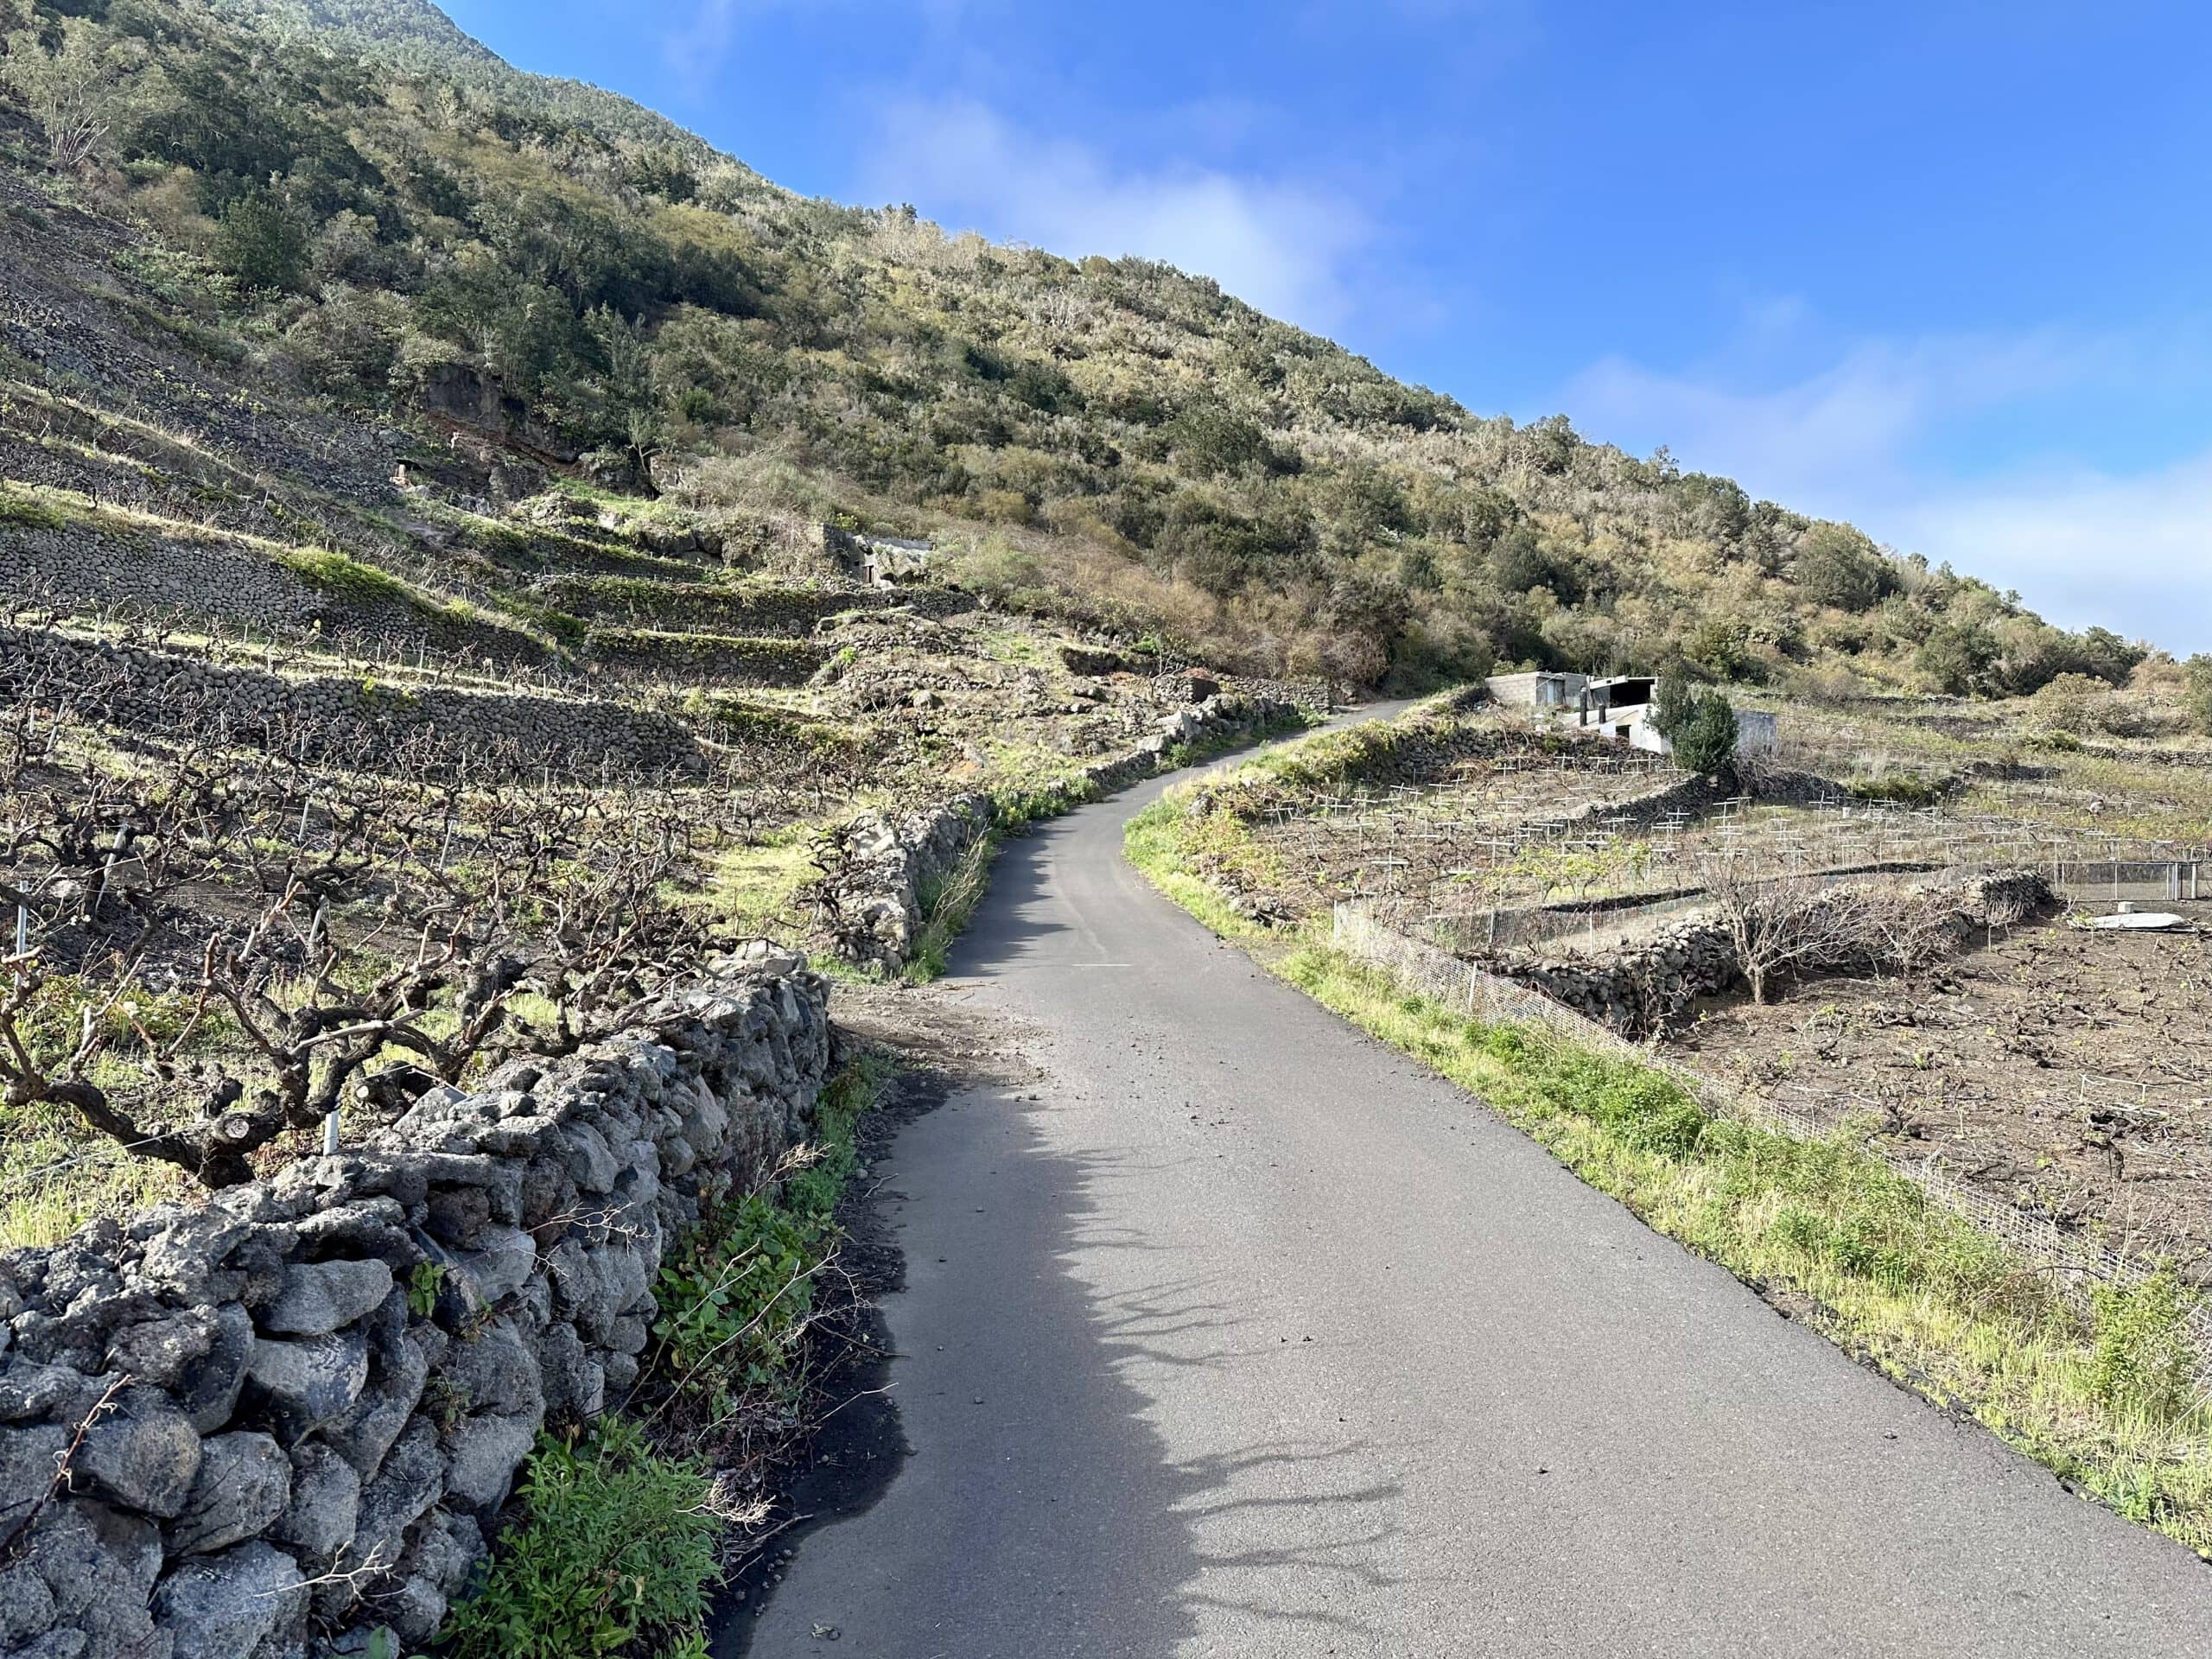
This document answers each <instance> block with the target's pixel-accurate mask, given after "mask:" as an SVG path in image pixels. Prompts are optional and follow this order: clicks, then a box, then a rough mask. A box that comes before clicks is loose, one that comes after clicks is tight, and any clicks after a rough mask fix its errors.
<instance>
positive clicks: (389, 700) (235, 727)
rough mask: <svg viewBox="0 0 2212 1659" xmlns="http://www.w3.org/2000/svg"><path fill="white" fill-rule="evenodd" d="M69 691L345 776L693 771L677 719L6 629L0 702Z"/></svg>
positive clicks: (157, 723) (691, 749) (151, 725)
mask: <svg viewBox="0 0 2212 1659" xmlns="http://www.w3.org/2000/svg"><path fill="white" fill-rule="evenodd" d="M42 687H67V688H70V689H71V690H74V691H77V692H79V694H84V695H89V696H90V697H91V698H92V702H93V703H94V704H95V705H96V707H97V710H98V712H99V714H100V715H101V716H102V717H103V718H105V719H106V720H109V721H112V722H113V723H114V724H116V725H118V726H124V727H129V728H134V729H137V730H142V731H153V732H174V731H176V730H179V729H181V728H187V727H189V728H194V729H196V730H199V731H200V732H203V733H208V734H217V735H219V736H224V737H226V738H227V740H228V741H233V742H237V743H239V744H244V745H249V746H252V747H261V748H265V749H270V750H271V751H274V752H277V753H296V754H298V755H300V756H301V757H302V759H306V760H327V761H331V762H334V763H342V764H346V765H353V766H378V765H382V764H388V763H390V762H391V761H392V760H396V759H397V758H398V757H399V756H401V755H403V754H406V755H410V756H412V757H414V758H416V759H417V760H437V761H442V762H445V763H449V764H453V765H456V766H458V765H464V764H465V765H467V766H471V767H473V768H476V769H478V770H480V771H484V772H508V773H520V774H534V773H536V772H539V771H540V770H541V769H550V771H551V772H553V773H554V775H556V776H559V777H584V778H598V777H602V776H609V775H612V776H616V777H632V776H657V775H659V774H662V773H664V772H669V771H671V770H676V769H683V770H688V769H690V768H692V767H695V766H699V765H700V764H701V763H702V762H701V755H700V752H699V747H698V744H697V741H696V739H695V738H694V737H693V736H692V734H691V733H690V731H689V729H687V728H685V727H684V726H683V724H682V722H680V721H676V720H673V719H671V718H670V717H669V716H667V715H660V714H655V713H653V712H652V711H650V710H647V709H633V708H631V707H629V706H627V705H626V704H623V703H618V702H598V701H594V700H591V699H588V698H581V697H550V696H530V695H527V694H523V693H511V692H481V691H467V690H457V689H453V688H448V687H442V686H425V687H423V688H421V689H419V690H416V689H412V688H393V687H385V686H382V685H378V684H372V683H368V682H365V681H364V680H361V679H358V678H353V677H339V676H334V675H333V676H324V677H309V678H302V679H291V678H287V677H284V676H283V675H279V674H272V673H268V672H264V671H260V670H257V669H250V668H238V667H232V666H226V665H223V664H214V663H210V662H207V661H206V660H205V659H203V658H194V657H187V656H182V655H179V654H177V653H175V652H165V651H157V650H154V649H152V648H150V647H147V646H142V645H120V644H118V643H115V642H113V641H110V640H92V639H79V638H78V637H76V636H74V635H72V634H65V633H59V632H52V631H50V630H47V629H42V628H21V627H11V626H0V702H16V701H19V700H22V699H24V698H26V697H29V696H35V695H38V693H39V690H40V689H41V688H42Z"/></svg>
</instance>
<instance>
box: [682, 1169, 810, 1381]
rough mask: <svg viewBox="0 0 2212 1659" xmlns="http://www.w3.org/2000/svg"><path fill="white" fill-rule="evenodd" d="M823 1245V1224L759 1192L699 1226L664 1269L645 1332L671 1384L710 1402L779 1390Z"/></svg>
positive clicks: (804, 1318) (806, 1313) (795, 1345)
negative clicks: (663, 1354) (655, 1310)
mask: <svg viewBox="0 0 2212 1659" xmlns="http://www.w3.org/2000/svg"><path fill="white" fill-rule="evenodd" d="M828 1246H829V1228H828V1226H827V1224H825V1223H823V1222H819V1221H817V1220H816V1219H814V1218H813V1217H808V1216H800V1215H795V1214H793V1213H792V1212H791V1211H788V1210H786V1209H785V1208H783V1207H782V1206H781V1205H779V1204H777V1203H776V1202H775V1200H774V1199H773V1198H771V1197H770V1196H768V1195H767V1194H766V1193H763V1192H754V1193H751V1194H748V1195H747V1197H745V1198H741V1199H739V1200H738V1201H737V1202H736V1203H735V1204H734V1205H729V1206H728V1207H726V1208H724V1209H722V1210H721V1211H715V1212H713V1213H710V1214H709V1216H708V1217H706V1218H705V1219H704V1220H702V1222H701V1223H700V1224H699V1226H698V1227H697V1229H696V1230H694V1231H693V1233H692V1234H691V1236H690V1237H689V1238H687V1239H686V1240H685V1241H684V1242H683V1244H681V1245H680V1246H679V1247H678V1248H677V1250H676V1251H675V1253H674V1254H673V1255H671V1258H670V1260H669V1261H668V1262H666V1263H665V1264H664V1266H663V1267H662V1268H661V1270H660V1284H659V1287H658V1292H657V1294H658V1300H659V1302H660V1318H659V1319H658V1321H657V1322H656V1323H655V1324H654V1325H653V1334H654V1335H655V1336H657V1337H658V1338H660V1340H661V1342H662V1343H663V1344H664V1345H665V1347H666V1350H667V1354H668V1363H669V1365H670V1366H671V1368H672V1369H671V1375H672V1376H673V1377H674V1378H675V1380H676V1382H677V1384H678V1385H679V1386H680V1387H683V1388H685V1389H691V1390H693V1391H696V1392H698V1393H701V1394H706V1395H711V1394H714V1393H715V1392H718V1391H720V1390H722V1389H731V1388H770V1387H780V1386H782V1385H783V1384H784V1383H786V1382H787V1381H788V1378H789V1373H790V1370H791V1362H792V1360H793V1359H794V1357H796V1355H797V1352H798V1342H799V1338H800V1337H801V1336H802V1335H803V1334H804V1332H805V1330H806V1322H807V1319H808V1317H809V1316H810V1314H811V1313H813V1311H814V1273H815V1269H816V1268H818V1267H820V1266H821V1265H822V1260H823V1255H825V1254H826V1252H827V1249H828Z"/></svg>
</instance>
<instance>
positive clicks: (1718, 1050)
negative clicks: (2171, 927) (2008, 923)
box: [1670, 903, 2212, 1284]
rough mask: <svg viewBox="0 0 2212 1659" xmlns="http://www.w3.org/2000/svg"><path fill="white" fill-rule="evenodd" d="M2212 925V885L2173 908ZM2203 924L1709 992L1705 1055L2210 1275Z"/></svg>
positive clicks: (2207, 978) (1703, 1021)
mask: <svg viewBox="0 0 2212 1659" xmlns="http://www.w3.org/2000/svg"><path fill="white" fill-rule="evenodd" d="M2170 908H2173V909H2176V910H2178V911H2181V912H2190V913H2192V914H2193V916H2194V917H2195V918H2197V919H2198V920H2199V921H2200V925H2212V903H2197V904H2179V905H2175V906H2170ZM2208 1027H2212V934H2208V933H2203V932H2197V933H2131V932H2090V931H2082V930H2081V929H2077V928H2072V927H2069V926H2068V925H2066V924H2065V922H2064V920H2063V918H2062V919H2057V920H2052V921H2044V922H2035V923H2028V924H2024V925H2020V926H2018V927H2016V928H2014V929H2012V930H2010V931H2002V932H2000V933H1999V934H1998V935H1997V937H1995V938H1992V939H1989V940H1986V941H1985V942H1983V943H1982V944H1980V946H1979V947H1978V948H1976V949H1974V950H1971V951H1969V952H1968V953H1967V955H1965V956H1963V957H1960V958H1958V959H1956V960H1955V961H1953V962H1951V963H1946V964H1945V965H1944V967H1943V969H1942V970H1941V972H1940V973H1939V974H1938V976H1936V978H1935V979H1934V980H1933V981H1932V982H1926V983H1922V984H1915V985H1910V986H1908V985H1905V984H1902V983H1900V982H1897V981H1895V980H1859V979H1823V980H1817V981H1814V982H1808V983H1802V984H1797V985H1795V986H1792V987H1789V988H1787V989H1785V990H1784V991H1783V992H1782V993H1781V994H1779V995H1777V997H1776V998H1775V1000H1774V1001H1770V1003H1768V1004H1767V1005H1766V1006H1765V1007H1756V1006H1753V1005H1752V1004H1751V1003H1750V1002H1748V1001H1733V1000H1731V1001H1721V1002H1716V1003H1714V1004H1713V1005H1710V1006H1708V1007H1707V1008H1706V1009H1705V1010H1704V1011H1703V1012H1702V1014H1701V1016H1700V1019H1699V1020H1698V1022H1697V1024H1696V1025H1695V1026H1694V1027H1693V1028H1692V1029H1690V1030H1688V1032H1686V1033H1684V1034H1683V1036H1682V1037H1681V1039H1679V1040H1678V1041H1677V1042H1675V1043H1674V1044H1671V1045H1670V1047H1672V1048H1673V1049H1674V1050H1675V1051H1676V1052H1680V1053H1681V1054H1682V1055H1683V1056H1684V1058H1688V1059H1689V1060H1690V1061H1691V1063H1692V1064H1694V1065H1696V1066H1697V1067H1698V1068H1699V1069H1700V1070H1703V1071H1708V1072H1710V1073H1713V1075H1716V1076H1719V1077H1726V1078H1727V1079H1729V1080H1730V1081H1732V1082H1734V1083H1736V1084H1738V1085H1739V1086H1741V1087H1743V1088H1745V1089H1746V1090H1749V1091H1751V1093H1753V1094H1756V1095H1758V1096H1763V1097H1764V1098H1766V1099H1769V1100H1771V1101H1774V1102H1777V1103H1780V1104H1783V1105H1787V1106H1789V1107H1792V1108H1794V1109H1797V1110H1799V1111H1805V1112H1810V1113H1812V1114H1813V1115H1814V1116H1816V1117H1819V1118H1821V1120H1822V1121H1825V1122H1829V1123H1835V1124H1840V1123H1842V1122H1845V1121H1847V1119H1849V1118H1851V1117H1853V1116H1863V1117H1865V1118H1866V1120H1867V1121H1868V1122H1869V1123H1870V1125H1871V1126H1872V1133H1873V1134H1874V1135H1876V1137H1877V1138H1878V1139H1879V1140H1881V1141H1884V1142H1885V1143H1886V1144H1887V1145H1888V1146H1889V1147H1891V1149H1892V1150H1894V1151H1897V1152H1900V1153H1903V1154H1906V1155H1907V1156H1923V1157H1928V1158H1931V1159H1933V1160H1935V1161H1936V1162H1937V1163H1938V1164H1940V1165H1941V1166H1943V1167H1944V1168H1945V1169H1946V1170H1947V1171H1948V1172H1949V1173H1951V1174H1952V1175H1953V1176H1954V1177H1955V1179H1958V1180H1960V1181H1961V1182H1962V1183H1964V1184H1965V1185H1968V1186H1971V1187H1973V1188H1974V1189H1976V1190H1978V1191H1980V1192H1985V1193H1986V1194H1987V1195H1988V1196H1990V1197H1991V1198H1998V1199H2001V1200H2003V1201H2005V1202H2007V1203H2010V1204H2012V1205H2017V1206H2018V1208H2020V1209H2022V1210H2024V1211H2029V1212H2031V1213H2032V1214H2036V1215H2041V1216H2044V1217H2048V1218H2049V1219H2050V1220H2051V1221H2052V1222H2054V1223H2056V1224H2057V1225H2059V1226H2061V1227H2063V1228H2068V1229H2070V1230H2079V1231H2082V1232H2083V1233H2085V1234H2088V1235H2089V1236H2094V1237H2096V1238H2098V1239H2100V1240H2101V1242H2103V1243H2106V1244H2107V1245H2108V1246H2110V1247H2111V1248H2112V1249H2116V1250H2119V1251H2120V1252H2121V1253H2122V1254H2123V1255H2131V1256H2137V1257H2145V1258H2149V1257H2157V1256H2166V1257H2169V1258H2171V1260H2172V1261H2173V1262H2175V1263H2176V1264H2177V1267H2178V1268H2180V1269H2181V1271H2182V1272H2183V1274H2184V1275H2185V1276H2187V1277H2188V1278H2190V1280H2192V1281H2194V1282H2196V1283H2198V1284H2212V1042H2208V1041H2207V1032H2208Z"/></svg>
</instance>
